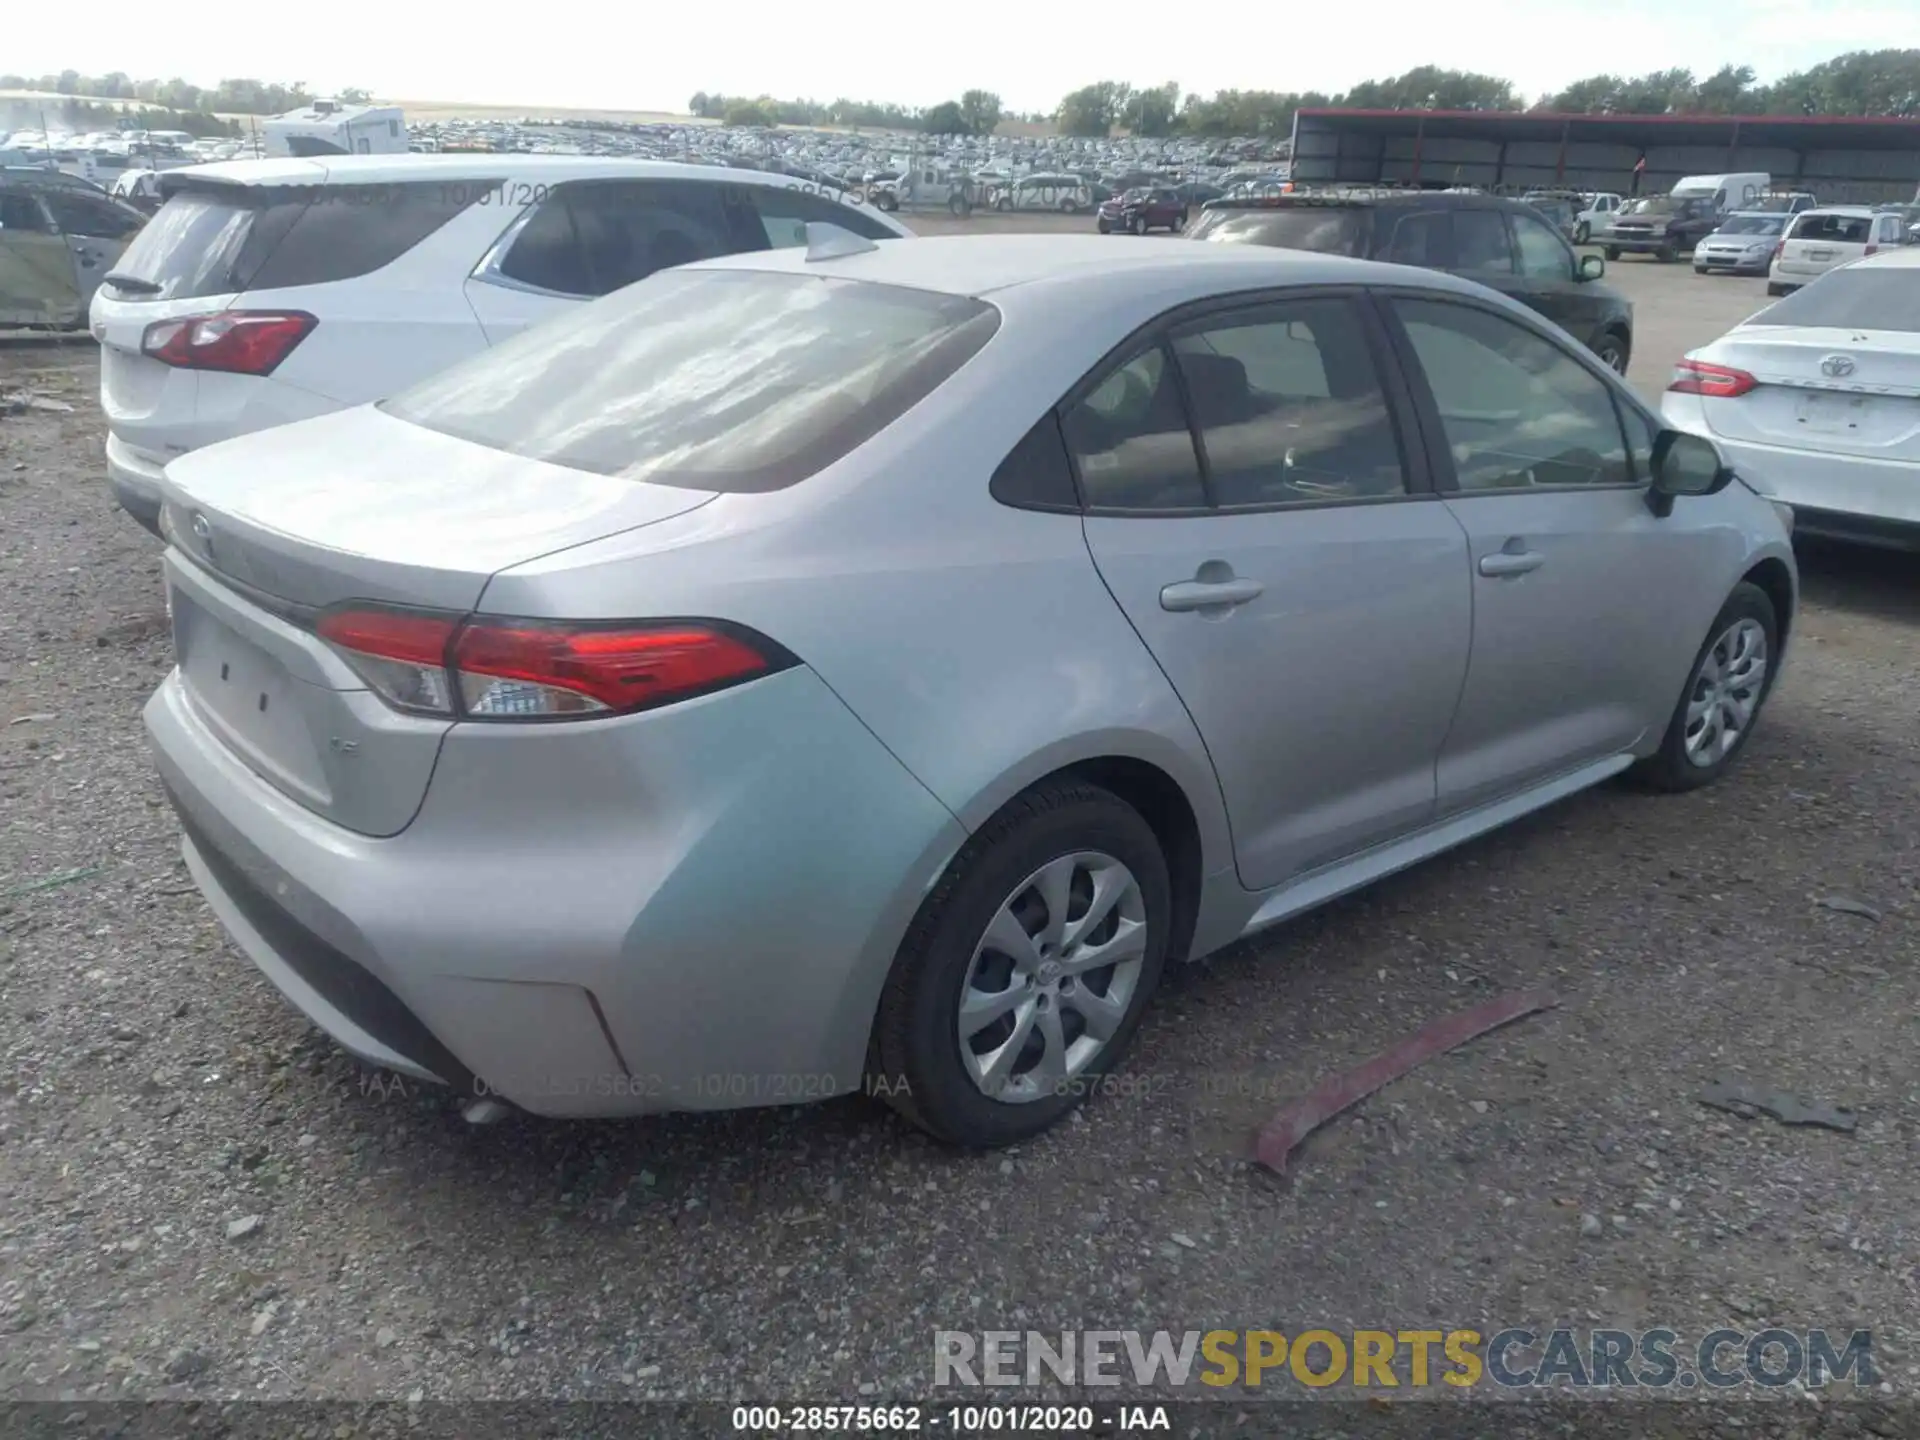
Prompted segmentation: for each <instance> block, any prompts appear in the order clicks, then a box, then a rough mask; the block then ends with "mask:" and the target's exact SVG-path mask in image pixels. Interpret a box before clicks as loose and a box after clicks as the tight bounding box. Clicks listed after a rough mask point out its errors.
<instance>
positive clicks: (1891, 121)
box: [1295, 108, 1920, 150]
mask: <svg viewBox="0 0 1920 1440" xmlns="http://www.w3.org/2000/svg"><path fill="white" fill-rule="evenodd" d="M1305 121H1317V122H1323V124H1322V125H1321V126H1320V128H1323V129H1327V130H1341V131H1345V132H1347V133H1349V134H1372V135H1412V134H1414V133H1415V132H1416V131H1417V132H1419V133H1420V134H1422V135H1424V136H1425V137H1426V138H1427V139H1430V140H1441V139H1455V140H1506V141H1526V140H1532V141H1544V142H1549V143H1553V142H1558V141H1561V140H1566V141H1568V142H1569V143H1574V144H1578V143H1582V142H1585V143H1594V142H1598V143H1601V144H1607V145H1638V146H1642V147H1651V146H1655V145H1701V146H1722V147H1727V146H1732V145H1734V144H1740V145H1748V146H1754V145H1758V146H1778V147H1780V148H1781V149H1786V150H1809V149H1813V150H1920V119H1913V120H1907V119H1898V118H1893V117H1886V116H1870V117H1869V116H1852V115H1563V114H1558V113H1555V112H1552V111H1541V110H1526V111H1500V110H1337V109H1318V108H1316V109H1304V110H1301V111H1299V112H1298V114H1297V117H1296V121H1295V123H1296V124H1299V123H1301V122H1305Z"/></svg>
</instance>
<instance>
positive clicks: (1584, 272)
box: [1573, 255, 1607, 280]
mask: <svg viewBox="0 0 1920 1440" xmlns="http://www.w3.org/2000/svg"><path fill="white" fill-rule="evenodd" d="M1606 273H1607V262H1606V261H1605V260H1602V259H1601V258H1600V257H1599V256H1598V255H1582V256H1581V257H1580V264H1579V266H1578V268H1576V269H1575V270H1574V272H1573V274H1574V278H1575V279H1576V280H1598V279H1599V278H1600V277H1601V276H1602V275H1604V274H1606Z"/></svg>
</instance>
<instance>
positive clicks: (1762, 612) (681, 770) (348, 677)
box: [146, 229, 1796, 1145]
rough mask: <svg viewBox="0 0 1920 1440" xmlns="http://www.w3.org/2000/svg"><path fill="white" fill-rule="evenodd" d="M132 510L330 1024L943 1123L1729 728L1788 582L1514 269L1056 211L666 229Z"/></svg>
mask: <svg viewBox="0 0 1920 1440" xmlns="http://www.w3.org/2000/svg"><path fill="white" fill-rule="evenodd" d="M163 524H164V528H165V531H166V534H167V538H168V541H169V548H168V550H167V553H166V562H165V565H166V583H167V587H168V591H169V597H170V603H171V609H172V616H173V628H174V640H175V644H176V646H177V650H178V661H179V663H178V668H177V669H176V670H175V671H174V673H173V674H172V675H170V676H169V677H168V679H167V680H166V682H165V683H164V684H163V685H162V686H161V687H160V690H159V691H158V693H157V694H156V695H155V696H154V697H153V699H152V701H151V703H150V704H149V705H148V707H147V711H146V720H147V725H148V728H149V730H150V732H151V736H152V741H153V745H154V749H155V752H156V756H157V759H158V763H159V768H160V771H161V774H162V776H163V777H164V779H165V783H166V787H167V789H168V791H169V792H170V794H171V795H172V797H173V800H174V803H175V805H176V806H177V808H178V810H179V813H180V816H181V819H182V822H183V826H184V829H185V832H186V848H185V854H186V859H187V863H188V865H189V866H190V867H191V870H192V872H193V875H194V877H195V878H196V880H197V881H198V882H199V885H200V887H201V889H202V890H203V891H204V893H205V894H206V897H207V899H208V901H209V902H210V904H211V905H212V906H213V908H214V910H215V912H216V913H217V914H218V916H219V917H220V919H221V921H222V922H223V923H224V925H225V927H226V929H227V930H228V932H229V933H230V934H231V935H232V937H233V938H234V940H235V942H236V943H237V944H238V946H239V947H240V948H241V949H242V950H244V951H245V952H246V953H247V954H248V955H249V956H250V957H251V958H252V959H253V961H254V963H255V964H256V965H258V966H259V968H260V969H261V970H262V971H264V972H265V973H266V975H267V976H268V977H269V978H270V979H271V980H272V981H273V983H274V984H275V985H277V986H278V987H279V988H280V989H281V990H282V991H283V992H284V993H285V995H286V996H287V998H288V999H289V1000H291V1001H292V1003H293V1004H294V1005H296V1006H297V1007H298V1008H299V1009H300V1010H302V1011H303V1012H304V1013H305V1014H306V1015H307V1016H309V1017H310V1018H311V1019H312V1020H313V1021H315V1022H316V1023H317V1024H319V1025H320V1026H322V1027H323V1028H325V1029H326V1030H327V1031H328V1032H329V1033H330V1034H332V1035H333V1036H334V1037H335V1038H336V1039H337V1040H338V1041H339V1042H340V1043H341V1044H342V1045H343V1046H345V1047H346V1048H347V1049H348V1050H350V1051H352V1052H354V1053H355V1054H357V1055H359V1056H361V1057H363V1058H364V1059H366V1060H368V1061H371V1062H373V1063H375V1064H378V1065H383V1066H389V1067H392V1068H393V1069H395V1070H399V1071H403V1072H406V1073H408V1074H411V1075H414V1076H418V1077H424V1078H428V1079H433V1080H439V1081H443V1082H446V1083H447V1084H448V1085H450V1086H452V1087H455V1088H456V1089H457V1090H458V1091H459V1092H460V1093H461V1094H463V1095H476V1094H484V1095H487V1096H492V1097H500V1099H501V1100H502V1101H504V1102H505V1103H509V1104H511V1105H515V1106H519V1107H521V1108H523V1109H525V1110H528V1111H532V1112H536V1113H539V1114H543V1115H552V1116H579V1115H614V1114H636V1113H644V1112H649V1111H659V1110H672V1109H711V1108H718V1107H728V1106H740V1105H754V1104H769V1103H784V1102H791V1101H799V1100H809V1099H814V1098H817V1097H822V1096H826V1095H832V1094H838V1093H842V1092H847V1091H851V1090H856V1089H860V1088H862V1087H865V1088H867V1089H869V1090H871V1091H875V1092H880V1093H884V1094H886V1095H887V1096H888V1098H889V1099H891V1100H892V1101H893V1102H894V1103H895V1104H897V1105H898V1106H899V1107H900V1108H901V1109H903V1110H904V1111H906V1112H907V1113H908V1114H909V1115H910V1116H911V1117H912V1118H913V1119H914V1120H916V1121H918V1122H919V1123H921V1124H922V1125H924V1126H925V1127H927V1128H928V1129H929V1130H931V1131H933V1132H934V1133H935V1134H937V1135H939V1136H942V1137H944V1138H946V1139H948V1140H951V1141H954V1142H957V1143H961V1144H968V1145H991V1144H997V1143H1003V1142H1008V1141H1013V1140H1016V1139H1019V1138H1021V1137H1023V1136H1028V1135H1031V1134H1033V1133H1035V1132H1036V1131H1039V1130H1040V1129H1042V1128H1044V1127H1045V1126H1046V1125H1048V1124H1049V1123H1051V1122H1053V1121H1055V1120H1057V1119H1059V1118H1060V1117H1061V1116H1062V1115H1063V1114H1064V1113H1065V1112H1066V1111H1067V1110H1068V1109H1069V1108H1071V1107H1072V1106H1073V1105H1074V1104H1075V1103H1076V1102H1077V1101H1078V1100H1079V1099H1080V1097H1082V1096H1083V1095H1085V1094H1086V1093H1088V1092H1090V1091H1094V1090H1097V1089H1099V1088H1100V1084H1101V1080H1102V1077H1103V1076H1104V1075H1105V1074H1106V1072H1107V1071H1108V1070H1109V1068H1110V1067H1112V1066H1113V1065H1114V1064H1115V1063H1116V1062H1117V1061H1118V1060H1119V1058H1120V1056H1121V1054H1122V1052H1123V1050H1124V1049H1125V1047H1126V1045H1127V1042H1128V1040H1129V1038H1130V1037H1131V1036H1132V1034H1133V1032H1134V1031H1135V1029H1136V1028H1137V1027H1138V1025H1139V1024H1140V1021H1141V1016H1142V1014H1143V1012H1144V1011H1145V1010H1146V1008H1147V1006H1148V1004H1149V1003H1150V1001H1151V999H1152V997H1153V993H1154V988H1155V985H1156V983H1157V982H1158V980H1159V979H1160V976H1161V972H1162V970H1163V968H1164V967H1165V966H1166V965H1167V964H1169V963H1171V962H1174V961H1180V960H1187V959H1191V958H1193V957H1196V956H1200V955H1204V954H1206V953H1207V952H1209V951H1212V950H1215V949H1217V948H1219V947H1220V946H1223V945H1225V944H1227V943H1229V942H1230V941H1232V940H1234V939H1235V938H1237V937H1239V936H1242V935H1245V934H1248V933H1249V932H1251V931H1256V930H1259V929H1261V928H1262V927H1264V926H1268V925H1271V924H1273V923H1275V922H1276V921H1279V920H1282V919H1285V918H1286V917H1288V916H1291V915H1294V914H1296V913H1298V912H1300V911H1302V910H1305V909H1307V908H1308V907H1311V906H1314V905H1317V904H1319V903H1321V902H1323V901H1325V900H1328V899H1329V898H1331V897H1333V896H1336V895H1339V894H1341V893H1342V892H1344V891H1348V890H1352V889H1354V888H1355V887H1357V886H1360V885H1364V884H1366V883H1367V882H1368V881H1371V880H1374V879H1376V878H1378V877H1380V876H1382V875H1385V874H1388V873H1389V872H1391V871H1395V870H1398V869H1400V868H1402V867H1404V866H1407V865H1411V864H1413V863H1415V862H1417V861H1419V860H1421V859H1423V858H1425V857H1427V856H1430V855H1433V854H1435V853H1436V852H1438V851H1442V850H1445V849H1446V848H1448V847H1449V846H1452V845H1457V844H1459V843H1460V842H1462V841H1464V840H1467V839H1469V838H1470V837H1472V836H1475V835H1478V834H1480V833H1482V832H1484V831H1486V830H1489V829H1491V828H1493V827H1495V826H1498V825H1501V824H1503V823H1505V822H1507V821H1509V820H1512V819H1514V818H1515V817H1517V816H1520V815H1524V814H1526V813H1527V812H1529V811H1532V810H1535V809H1537V808H1539V807H1541V806H1543V805H1547V804H1550V803H1551V802H1553V801H1555V800H1557V799H1559V798H1561V797H1563V796H1566V795H1569V794H1571V793H1573V792H1575V791H1577V790H1579V789H1581V788H1582V787H1585V786H1589V785H1593V784H1595V783H1597V782H1599V781H1602V780H1605V779H1606V778H1607V777H1609V776H1613V775H1616V774H1618V773H1620V772H1622V771H1628V770H1632V771H1633V772H1635V773H1636V774H1637V775H1639V776H1641V777H1643V778H1644V779H1645V780H1646V781H1648V782H1649V783H1650V784H1651V786H1653V787H1654V788H1658V789H1664V790H1670V791H1671V790H1686V789H1690V788H1693V787H1695V786H1699V785H1704V784H1706V783H1708V782H1711V781H1713V780H1715V779H1717V778H1718V777H1719V776H1720V775H1721V774H1722V773H1724V771H1725V770H1726V769H1727V767H1728V765H1729V764H1730V763H1732V762H1733V760H1734V759H1735V757H1736V756H1738V755H1739V753H1740V751H1741V749H1742V747H1743V746H1744V745H1745V743H1746V742H1747V740H1748V738H1749V737H1750V735H1751V734H1752V731H1753V727H1754V724H1755V722H1756V720H1757V718H1758V715H1759V711H1760V709H1761V706H1762V703H1763V702H1764V700H1765V698H1766V696H1767V694H1768V691H1769V689H1770V687H1771V686H1772V685H1773V683H1774V681H1775V679H1776V677H1777V675H1778V673H1779V667H1780V662H1781V658H1782V652H1783V646H1784V644H1785V642H1786V639H1787V636H1788V634H1789V632H1790V629H1791V625H1792V620H1793V615H1794V608H1795V599H1796V578H1795V570H1794V563H1793V555H1792V551H1791V549H1790V548H1789V544H1788V534H1787V529H1786V523H1785V521H1784V520H1783V517H1782V515H1781V513H1780V511H1779V509H1778V508H1777V507H1776V506H1775V505H1773V504H1772V503H1771V502H1769V501H1767V500H1765V499H1763V498H1761V497H1760V496H1758V495H1757V494H1755V493H1754V492H1753V491H1752V490H1750V489H1748V488H1747V486H1746V485H1744V484H1743V483H1740V482H1739V481H1738V480H1737V479H1736V478H1735V477H1734V476H1733V475H1732V474H1731V473H1730V472H1729V471H1728V470H1727V469H1726V468H1725V466H1724V465H1723V463H1722V462H1721V459H1720V456H1719V454H1718V452H1717V451H1716V450H1715V448H1714V446H1713V443H1712V442H1711V441H1710V440H1707V439H1705V438H1703V437H1697V436H1684V435H1679V434H1676V433H1674V432H1670V431H1665V430H1663V428H1662V425H1661V422H1660V420H1659V418H1658V417H1657V415H1656V414H1655V413H1654V412H1653V411H1651V410H1649V409H1648V408H1647V407H1646V406H1645V405H1644V404H1643V403H1642V402H1641V401H1640V400H1639V399H1637V398H1636V397H1635V396H1634V394H1633V393H1632V392H1631V391H1630V390H1628V389H1627V388H1626V387H1625V386H1624V385H1622V384H1621V383H1620V382H1619V381H1618V380H1617V379H1616V378H1615V377H1614V376H1613V375H1611V374H1610V373H1608V372H1607V371H1606V370H1605V369H1604V368H1603V367H1601V366H1600V365H1599V364H1598V363H1597V362H1596V361H1595V360H1594V359H1593V357H1592V356H1591V355H1589V354H1588V353H1587V352H1586V351H1585V350H1584V349H1583V348H1582V347H1581V346H1580V345H1579V344H1578V343H1577V342H1576V341H1574V340H1572V339H1571V338H1569V337H1568V336H1567V335H1565V334H1563V333H1562V332H1560V331H1559V330H1556V329H1554V328H1553V327H1552V326H1551V325H1549V324H1548V323H1547V322H1545V321H1543V320H1541V319H1540V318H1539V317H1538V316H1537V315H1535V314H1534V313H1533V312H1531V311H1529V310H1526V309H1523V308H1522V307H1520V306H1518V305H1516V304H1513V303H1510V302H1508V301H1506V300H1504V299H1502V298H1501V297H1499V296H1497V295H1495V294H1493V293H1492V292H1491V291H1488V290H1485V289H1482V288H1480V287H1478V286H1475V285H1473V284H1471V283H1468V282H1466V281H1462V280H1457V279H1453V278H1450V277H1447V276H1445V275H1441V274H1437V273H1434V272H1431V271H1424V270H1412V269H1404V268H1400V267H1393V266H1383V265H1376V264H1370V263H1366V262H1362V261H1355V260H1347V259H1341V258H1336V257H1327V256H1320V255H1313V254H1306V253H1296V252H1290V251H1284V250H1272V249H1267V248H1262V247H1253V246H1229V245H1221V246H1195V245H1191V244H1186V243H1183V242H1179V241H1146V242H1142V243H1140V244H1137V245H1130V246H1125V247H1119V248H1116V247H1113V246H1111V245H1110V244H1107V243H1103V242H1101V241H1100V240H1099V239H1097V238H1096V237H1090V236H1089V237H1067V236H1058V237H1055V236H996V237H972V238H954V239H923V240H910V241H900V242H897V243H894V244H891V245H886V246H879V247H875V246H872V245H871V244H869V243H867V242H862V241H857V240H855V239H853V237H851V236H847V235H844V234H842V233H841V232H838V231H833V230H831V229H816V230H815V231H813V232H812V243H811V245H810V246H809V247H806V248H796V249H794V250H790V251H769V252H762V253H759V254H753V255H745V256H738V257H733V258H729V259H724V260H715V261H709V262H704V263H702V264H699V265H694V266H689V267H686V268H682V269H679V270H674V271H670V272H663V273H661V274H659V275H657V276H655V277H653V278H651V279H649V280H646V281H644V282H642V283H640V284H638V285H635V286H633V287H631V288H629V289H626V290H623V291H620V292H618V293H617V294H614V295H612V296H609V297H608V298H606V299H604V300H602V301H599V302H597V303H595V304H593V305H590V306H587V307H584V308H583V309H581V310H580V311H579V312H578V313H576V314H573V315H570V316H568V317H565V318H562V319H560V320H558V321H555V322H553V323H551V324H548V325H546V326H544V327H541V328H539V329H536V330H533V331H530V332H528V333H526V334H525V335H523V336H521V337H519V338H517V339H515V340H513V341H512V342H510V343H507V344H503V345H501V346H499V347H498V348H496V349H494V350H491V351H489V352H488V353H486V354H485V355H482V356H479V357H476V358H474V359H472V360H470V361H467V362H465V363H463V364H461V365H459V366H458V367H456V368H454V369H452V370H449V371H447V372H445V373H444V374H442V375H440V376H439V377H437V378H435V379H433V380H430V381H428V382H427V383H425V384H422V385H420V386H418V387H417V388H415V389H413V390H410V391H408V392H406V393H404V394H402V395H399V396H397V397H395V398H393V399H391V400H387V401H383V402H381V403H380V404H378V405H372V406H366V407H363V408H360V409H357V410H350V411H345V412H342V413H339V414H335V415H331V416H328V417H325V418H322V419H318V420H313V421H307V422H302V423H300V424H295V425H289V426H286V427H283V428H280V429H277V430H272V431H268V432H264V433H260V434H256V435H252V436H247V437H245V438H242V439H238V440H234V441H231V442H228V443H225V444H222V445H217V446H213V447H210V448H208V449H204V450H201V451H198V452H196V453H195V454H193V455H191V456H188V457H185V458H183V459H181V460H179V461H177V462H176V463H174V464H173V465H172V466H170V467H169V468H168V471H167V476H166V495H165V511H164V516H163Z"/></svg>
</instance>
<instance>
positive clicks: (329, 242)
mask: <svg viewBox="0 0 1920 1440" xmlns="http://www.w3.org/2000/svg"><path fill="white" fill-rule="evenodd" d="M489 183H490V182H487V181H475V182H473V183H471V184H446V183H443V182H441V181H437V180H436V181H433V182H432V183H429V184H419V183H415V184H407V185H323V186H319V187H317V188H314V189H312V190H309V191H307V192H306V193H305V198H306V201H307V203H306V205H305V207H304V208H302V209H300V210H299V212H298V214H297V215H295V216H293V218H292V223H291V224H290V225H288V227H287V229H286V232H285V234H284V235H282V236H281V237H280V240H279V243H278V244H275V245H273V246H272V248H271V249H270V250H268V251H267V252H266V254H265V255H264V257H263V258H262V260H261V262H260V265H259V267H258V268H257V269H255V270H254V271H253V273H252V274H251V275H248V276H246V277H244V279H245V284H246V287H247V288H248V289H249V290H280V289H285V288H287V287H289V286H295V285H326V284H330V283H332V282H333V281H336V280H354V279H357V278H359V277H360V276H362V275H370V274H372V273H373V272H374V271H375V270H379V269H381V268H383V267H385V266H387V265H391V264H392V263H393V262H394V261H396V260H398V259H399V258H400V257H401V256H402V255H404V254H406V253H407V252H408V251H409V250H411V249H412V248H413V247H414V246H416V245H418V244H419V243H420V242H421V241H422V240H424V239H426V238H427V237H428V236H429V235H431V234H433V232H434V231H436V230H438V229H439V228H440V227H441V226H442V225H445V224H446V223H447V222H448V221H449V220H451V219H452V218H453V217H454V216H456V215H458V214H459V213H460V212H461V211H462V210H464V209H466V208H467V206H468V205H470V204H473V203H475V202H476V201H477V200H478V199H479V198H480V196H481V195H482V194H483V193H486V189H487V186H488V184H489ZM276 198H277V197H276ZM288 198H289V199H291V198H293V197H288Z"/></svg>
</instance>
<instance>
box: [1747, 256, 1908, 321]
mask: <svg viewBox="0 0 1920 1440" xmlns="http://www.w3.org/2000/svg"><path fill="white" fill-rule="evenodd" d="M1916 278H1920V277H1916V275H1915V272H1914V269H1913V267H1912V266H1910V265H1907V266H1890V265H1849V266H1846V267H1845V268H1843V269H1840V270H1829V271H1828V272H1827V273H1826V274H1825V275H1822V276H1821V277H1820V278H1819V279H1818V280H1816V281H1814V282H1813V283H1812V284H1811V285H1808V286H1807V287H1806V288H1804V289H1801V290H1795V291H1794V292H1793V293H1792V294H1791V295H1789V296H1787V298H1786V299H1784V300H1781V301H1778V302H1776V303H1774V304H1772V305H1769V306H1768V307H1767V308H1766V309H1765V310H1762V311H1761V312H1760V313H1759V314H1758V315H1755V316H1754V317H1753V318H1752V319H1751V320H1749V321H1747V322H1746V323H1747V324H1749V325H1816V326H1821V327H1826V328H1831V329H1836V330H1901V331H1905V332H1906V333H1908V334H1915V333H1920V284H1915V283H1914V282H1915V280H1916Z"/></svg>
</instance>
